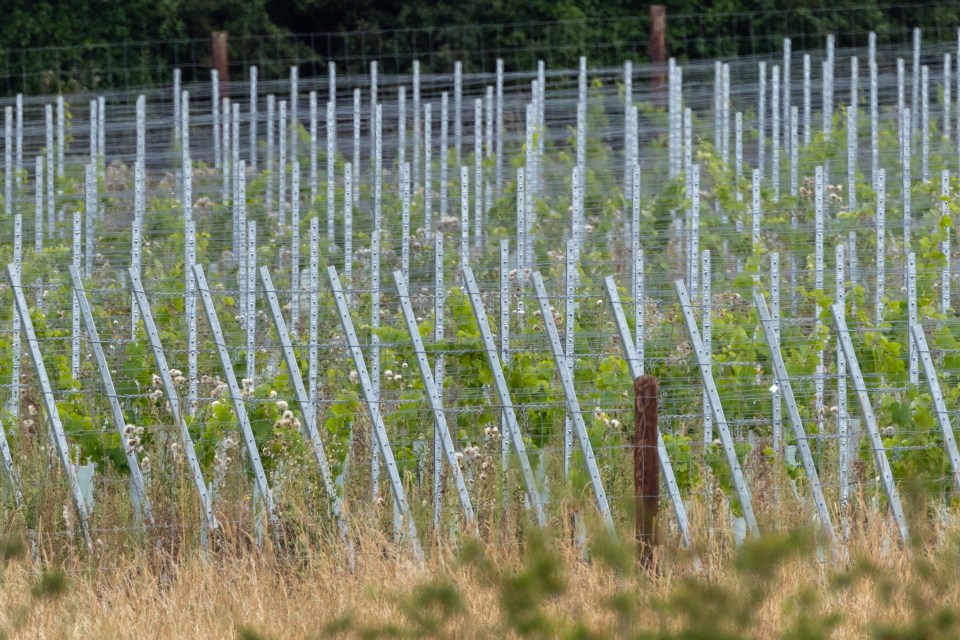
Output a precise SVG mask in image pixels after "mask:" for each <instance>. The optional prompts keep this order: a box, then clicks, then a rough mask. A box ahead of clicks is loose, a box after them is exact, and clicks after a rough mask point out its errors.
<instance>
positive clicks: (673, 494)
mask: <svg viewBox="0 0 960 640" xmlns="http://www.w3.org/2000/svg"><path fill="white" fill-rule="evenodd" d="M603 284H604V286H605V287H606V289H607V298H608V299H609V300H610V305H611V306H612V307H613V318H614V321H615V323H616V325H617V334H618V335H619V336H620V342H621V344H623V351H624V355H625V356H626V357H627V365H628V366H629V367H630V375H631V376H633V378H634V380H636V379H637V378H639V377H640V376H642V375H643V360H642V358H641V357H640V355H639V353H638V351H637V350H636V349H634V346H633V342H632V340H631V339H630V327H629V326H628V325H627V318H626V316H625V315H624V313H623V305H622V304H621V302H620V294H619V292H617V285H616V283H614V281H613V276H607V277H606V279H604V281H603ZM657 453H658V456H659V458H660V470H661V472H662V473H663V479H664V482H666V484H667V493H668V494H669V496H670V502H671V503H672V504H673V512H674V516H675V517H676V519H677V528H679V529H680V540H681V541H682V542H683V546H684V547H689V546H690V545H691V544H692V540H691V538H690V525H689V524H688V521H687V509H686V507H685V506H684V504H683V498H682V497H681V496H680V488H679V487H678V486H677V477H676V475H675V474H674V472H673V464H672V463H671V462H670V454H669V453H668V452H667V446H666V443H665V442H664V440H663V434H662V433H660V434H659V435H658V438H657Z"/></svg>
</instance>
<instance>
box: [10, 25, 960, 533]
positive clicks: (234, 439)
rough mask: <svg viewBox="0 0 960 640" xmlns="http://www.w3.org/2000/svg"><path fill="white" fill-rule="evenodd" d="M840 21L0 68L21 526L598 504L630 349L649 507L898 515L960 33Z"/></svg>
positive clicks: (946, 285)
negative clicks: (719, 39)
mask: <svg viewBox="0 0 960 640" xmlns="http://www.w3.org/2000/svg"><path fill="white" fill-rule="evenodd" d="M932 10H933V9H931V11H932ZM817 15H820V14H817ZM823 15H826V14H823ZM786 24H791V23H786ZM852 33H853V32H852V31H851V32H849V33H847V34H846V35H843V34H840V35H842V36H843V37H841V38H839V39H838V38H834V37H832V36H828V37H826V38H825V39H824V41H823V42H822V43H817V44H822V45H823V47H822V48H810V49H808V48H806V47H807V46H811V44H812V43H806V42H805V41H804V40H803V38H800V39H798V40H796V41H793V40H791V41H786V42H784V41H781V42H780V43H779V46H780V47H781V49H780V50H779V51H778V52H775V54H774V52H765V51H761V50H758V51H757V52H756V55H749V56H748V55H742V56H740V57H738V58H735V59H731V60H730V61H728V62H721V61H716V62H715V61H698V60H693V61H690V62H687V63H684V64H682V65H681V64H679V63H676V62H675V61H671V63H670V64H669V65H668V66H667V67H666V68H662V67H660V66H650V65H643V64H639V63H638V64H632V63H625V64H624V65H623V66H617V67H614V66H594V67H590V66H588V64H589V60H588V59H580V60H578V61H577V64H578V66H577V67H576V68H564V67H554V66H552V65H547V64H544V65H538V64H537V63H536V62H535V61H534V62H533V63H531V65H530V67H529V68H525V67H523V66H522V65H520V64H514V62H513V61H511V62H510V69H507V68H504V65H499V64H493V65H489V66H490V67H491V68H493V69H494V71H492V72H469V73H468V72H465V71H464V68H463V67H461V66H459V65H458V66H457V67H456V68H455V71H454V73H453V74H452V75H451V74H449V73H441V72H437V71H435V70H432V69H431V65H430V64H426V63H425V64H423V65H422V66H419V67H416V68H415V69H414V72H413V73H412V74H407V73H406V71H405V70H400V69H397V70H393V69H390V67H389V65H385V66H383V67H381V66H378V65H373V66H371V67H369V68H366V67H365V69H366V71H367V73H364V74H362V75H358V74H353V73H351V69H352V68H351V67H350V60H348V61H347V62H346V72H344V70H343V69H342V67H341V66H339V63H338V64H337V65H329V66H328V65H326V64H324V65H323V66H322V67H318V68H311V67H310V66H309V65H308V66H304V67H299V68H294V69H292V70H289V72H288V73H289V75H285V76H283V77H282V79H281V77H280V76H279V75H278V74H277V75H274V76H273V77H270V76H269V75H266V74H265V75H263V76H261V75H256V74H254V73H251V72H250V70H246V73H247V76H246V78H247V79H246V81H240V80H239V79H238V77H239V74H234V75H233V76H232V78H233V80H232V82H230V83H229V84H221V83H219V82H218V81H217V79H216V78H214V79H212V80H206V79H204V80H201V79H191V78H190V77H189V74H187V73H186V72H185V67H184V68H180V69H178V70H177V71H176V72H171V71H168V70H165V71H164V73H167V74H170V76H172V77H170V78H169V79H168V81H166V84H161V86H158V87H156V88H153V89H150V90H140V89H137V88H123V87H121V88H117V89H112V90H110V91H102V92H94V91H90V92H80V93H76V94H71V95H60V96H51V95H37V96H25V97H22V98H14V99H8V100H6V101H0V106H2V107H4V109H5V146H4V148H5V157H4V176H5V178H4V200H3V202H4V205H5V209H6V215H5V216H4V217H3V218H2V227H0V237H2V239H3V245H2V246H0V251H2V252H3V256H4V260H5V261H6V262H7V263H9V264H10V267H9V272H8V274H7V276H8V277H7V279H6V282H5V283H4V287H3V289H4V295H8V296H12V297H11V298H8V299H9V300H12V299H13V298H17V300H16V303H15V304H10V305H7V306H6V307H5V308H4V309H3V310H2V311H0V316H2V318H3V320H2V322H3V331H2V333H0V376H2V379H0V396H2V397H3V399H4V401H5V403H6V404H5V412H4V417H3V424H4V432H5V434H6V441H7V442H8V444H9V446H8V447H4V451H6V452H7V453H6V454H5V456H4V465H5V468H6V470H7V473H6V475H5V476H4V477H5V478H7V479H11V480H12V482H9V483H8V485H9V486H10V488H11V492H10V495H9V496H7V497H8V498H9V500H8V503H9V504H11V505H13V506H15V507H17V508H18V509H19V511H20V513H21V515H20V516H19V517H20V520H18V521H17V522H20V523H21V524H22V526H23V527H25V528H26V529H27V530H30V531H32V532H34V533H35V535H54V536H56V535H67V536H68V537H69V536H71V535H74V534H76V535H77V536H83V537H85V538H87V539H89V540H90V544H91V545H92V544H94V542H95V540H96V539H98V538H99V539H102V538H103V537H104V536H107V537H109V538H110V539H113V538H114V537H115V536H113V534H111V533H110V532H112V531H113V532H124V533H123V535H124V536H129V535H130V533H131V532H136V531H155V532H157V533H156V535H157V536H158V537H159V538H162V539H163V540H164V541H166V542H167V543H170V544H177V543H178V542H177V541H180V542H182V541H184V540H189V541H190V542H193V541H195V540H200V541H205V540H207V539H208V536H209V534H210V533H211V532H212V531H213V530H215V529H217V528H218V527H220V526H233V525H234V524H235V525H236V526H240V527H250V528H251V531H252V533H253V535H254V536H255V537H258V538H262V537H263V536H266V535H275V534H277V532H278V531H279V532H281V533H286V534H288V535H290V536H293V533H292V532H291V529H290V528H291V527H293V526H297V527H302V528H303V529H306V530H309V531H310V534H311V535H318V536H329V537H330V538H331V539H336V538H338V537H339V538H340V539H341V540H347V541H348V540H349V539H350V537H351V534H349V533H347V532H348V530H349V527H350V524H349V523H350V522H351V521H353V520H354V519H356V518H357V517H359V516H361V515H369V516H370V517H371V518H373V519H374V521H376V522H377V523H379V525H380V526H383V527H385V528H387V529H389V528H390V527H391V522H392V527H393V531H394V533H395V534H396V535H397V537H399V538H404V539H406V540H407V541H408V542H410V543H411V544H412V545H413V548H414V549H415V550H417V549H419V546H420V541H421V540H423V541H426V540H428V539H429V537H430V536H444V535H447V533H449V532H451V531H452V532H453V533H454V535H458V534H459V533H461V532H469V531H470V530H471V529H472V528H474V527H476V526H478V524H479V526H480V527H481V528H482V529H484V530H486V531H488V532H493V531H497V530H498V529H503V530H506V529H504V527H506V528H507V529H509V528H510V527H514V526H520V524H521V523H523V522H525V521H526V519H527V518H530V519H532V520H534V521H536V522H537V523H539V524H541V525H547V524H548V522H558V521H559V522H566V520H565V518H566V515H568V514H569V511H568V510H570V509H572V510H573V511H574V512H575V513H577V514H580V515H579V516H578V518H579V520H577V522H579V523H581V524H582V523H583V522H584V520H589V521H590V522H591V523H593V522H594V521H595V522H596V524H597V526H601V525H606V526H607V527H609V528H611V529H612V530H614V531H618V530H620V531H622V530H626V529H627V528H628V525H629V523H630V522H631V516H632V511H631V510H632V508H633V507H632V504H633V503H632V500H633V498H634V497H635V496H634V495H633V487H632V485H631V481H632V478H633V476H632V468H631V462H632V451H631V449H632V447H633V444H632V425H631V422H632V420H633V416H632V412H633V411H632V398H631V397H630V390H631V388H632V380H633V378H634V377H635V376H636V375H637V374H638V372H640V373H642V372H645V373H648V374H651V375H654V376H656V377H657V378H658V380H659V381H660V384H659V389H660V429H661V433H662V436H663V438H662V446H661V447H660V448H659V451H660V463H661V465H662V467H663V471H664V477H665V486H666V487H667V488H668V491H667V493H666V494H665V496H664V501H665V502H669V503H670V506H671V514H672V515H671V517H670V518H668V520H669V522H670V526H671V528H672V531H673V534H674V538H675V539H677V540H680V541H681V542H683V543H689V541H690V538H689V535H688V534H693V535H695V536H696V535H703V534H707V535H714V534H718V535H731V536H734V537H739V536H741V535H747V534H748V533H750V534H755V533H756V532H757V531H761V530H763V529H764V528H776V527H777V526H780V518H782V517H783V515H784V513H785V511H786V512H793V513H800V514H802V517H811V518H812V517H814V516H813V514H814V513H815V512H816V514H817V515H816V517H817V518H818V520H819V522H820V524H821V526H823V527H825V528H827V529H832V527H833V526H834V524H831V523H835V526H837V527H838V532H846V531H849V529H850V527H851V526H857V525H856V519H855V518H852V517H851V514H852V513H853V510H854V509H872V508H879V505H883V504H889V505H890V512H891V515H892V516H893V518H894V519H895V521H896V523H897V525H898V526H899V531H900V533H901V535H904V536H906V535H907V531H906V524H905V521H904V520H903V515H902V509H900V507H899V506H898V505H900V496H899V490H898V487H899V486H900V484H901V483H903V482H906V481H907V480H908V479H909V480H910V481H913V480H916V479H919V480H920V481H921V482H922V483H923V484H924V486H926V487H927V489H928V492H929V494H930V495H933V496H935V497H936V498H937V499H938V500H940V501H941V502H942V503H946V500H947V499H948V497H949V494H950V492H951V491H952V490H953V488H955V487H956V484H957V482H956V480H957V471H958V464H960V458H958V457H957V456H956V445H955V443H953V437H952V427H951V426H950V418H951V417H952V416H953V415H955V411H956V406H957V405H956V403H957V397H958V395H957V391H956V389H957V382H958V380H960V364H958V361H957V360H956V353H957V351H958V348H957V346H956V338H955V337H954V336H955V335H956V334H955V330H956V327H957V322H956V317H955V313H954V311H953V308H954V307H953V297H952V290H953V288H954V283H955V281H956V278H957V272H956V266H955V265H956V259H957V255H956V250H955V247H954V246H953V245H954V244H955V243H952V242H951V238H952V235H953V232H954V229H955V225H954V223H953V218H952V213H953V212H954V210H955V209H956V207H957V199H956V193H957V191H958V185H957V178H956V176H957V171H958V169H960V159H958V155H957V148H958V147H957V144H956V139H957V133H958V132H960V109H956V100H955V97H956V96H957V95H958V92H960V87H958V84H957V82H958V80H957V79H958V78H960V73H958V71H957V69H958V67H957V66H956V65H955V64H954V63H955V61H956V60H957V57H956V56H958V55H960V49H958V48H957V42H958V41H960V34H958V32H957V31H956V30H953V29H951V31H950V32H949V34H948V33H947V32H946V31H945V30H944V31H943V33H942V34H941V33H940V32H934V33H933V34H932V35H930V34H928V36H927V37H926V38H924V37H923V33H922V32H919V31H916V32H911V39H910V40H909V41H901V39H900V38H899V37H893V36H892V35H890V34H886V35H884V37H877V38H872V37H868V38H866V39H864V41H862V42H861V41H860V40H859V39H858V38H856V37H852V36H851V34H852ZM801 35H803V34H801ZM948 36H949V37H948ZM839 42H844V43H845V44H846V45H847V46H844V47H843V48H841V47H839V46H838V44H839ZM801 43H802V44H801ZM758 46H760V45H758ZM771 46H772V45H771ZM618 55H619V53H618ZM278 64H279V63H278ZM660 78H663V79H664V82H663V83H662V84H661V83H659V79H660ZM134 84H136V83H134ZM852 105H855V106H856V108H851V107H852ZM261 268H263V269H261ZM608 276H612V277H613V280H612V281H606V280H605V279H606V278H607V277H608ZM474 283H475V284H474ZM81 284H82V285H83V287H82V288H81ZM14 294H20V295H19V296H17V295H14ZM756 295H762V296H763V297H762V298H757V297H755V296H756ZM621 299H622V303H621ZM835 303H838V304H839V305H840V306H839V307H833V305H834V304H835ZM836 309H839V311H836V312H835V310H836ZM87 312H89V316H88V315H87ZM766 314H769V318H768V319H765V318H766ZM28 321H29V322H28ZM918 331H919V334H918V333H917V332H918ZM847 339H849V342H847V341H846V340H847ZM927 342H929V345H928V344H927ZM781 365H782V370H778V366H781ZM111 389H112V390H111ZM138 478H140V480H138ZM818 492H819V493H818ZM811 493H812V494H813V496H814V501H813V503H814V504H810V502H809V501H808V500H806V499H805V496H807V495H810V494H811ZM820 494H822V496H823V499H822V500H820V499H818V497H817V496H818V495H820ZM71 503H72V504H71ZM391 504H394V505H395V507H390V505H391ZM51 509H52V510H53V511H54V512H55V513H53V514H52V515H53V517H54V520H55V521H56V522H57V523H58V524H57V525H54V526H53V527H52V528H49V530H46V529H44V527H45V526H46V527H49V525H46V524H45V523H47V522H48V521H49V517H50V516H51V513H50V511H51ZM688 511H690V512H691V513H696V514H697V516H696V518H692V519H690V518H688V516H687V512H688ZM371 514H372V515H371ZM703 514H706V515H703ZM348 516H349V517H348ZM60 523H63V524H62V526H61V524H60ZM334 524H336V526H334ZM577 526H580V525H577ZM44 531H46V534H44ZM577 535H580V534H577ZM119 537H122V536H119ZM293 537H295V536H293Z"/></svg>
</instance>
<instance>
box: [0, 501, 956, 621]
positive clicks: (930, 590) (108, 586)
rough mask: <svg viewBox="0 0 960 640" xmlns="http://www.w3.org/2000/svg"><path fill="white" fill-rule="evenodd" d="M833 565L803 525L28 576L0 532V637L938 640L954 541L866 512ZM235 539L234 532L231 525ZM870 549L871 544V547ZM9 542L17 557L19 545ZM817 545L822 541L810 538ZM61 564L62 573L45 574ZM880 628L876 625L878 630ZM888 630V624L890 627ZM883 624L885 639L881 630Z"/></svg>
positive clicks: (70, 569) (948, 599)
mask: <svg viewBox="0 0 960 640" xmlns="http://www.w3.org/2000/svg"><path fill="white" fill-rule="evenodd" d="M863 523H864V525H865V526H863V527H861V528H860V529H858V532H857V534H856V536H855V537H854V539H852V540H851V541H850V544H849V546H848V551H849V559H848V560H847V561H845V562H842V563H839V564H834V563H832V562H830V561H829V554H827V557H826V558H823V557H821V554H820V553H818V542H817V540H816V539H815V537H814V536H813V535H811V534H810V533H809V531H806V530H803V529H794V530H793V531H792V532H790V533H787V534H780V535H778V534H771V535H766V536H764V538H763V539H762V540H761V541H759V542H756V543H748V544H746V545H744V546H743V547H741V548H740V549H739V550H734V548H733V547H732V546H731V545H730V544H729V539H728V538H727V537H726V536H721V535H717V536H715V537H714V539H713V540H712V541H701V543H700V546H699V547H698V555H699V558H700V559H701V561H702V563H701V565H700V566H699V567H697V566H695V565H694V563H693V560H692V557H691V555H690V554H689V553H685V552H681V551H680V550H677V549H674V548H671V547H669V546H666V547H663V548H661V549H660V551H659V557H658V566H659V568H658V571H657V572H656V573H653V574H651V573H647V572H644V571H641V570H639V569H637V568H636V563H635V561H634V559H633V549H632V548H631V547H630V546H628V545H623V544H616V543H612V542H609V541H607V542H605V541H604V537H603V536H602V535H599V534H594V535H592V536H591V537H592V539H593V542H592V543H591V547H590V554H589V555H590V560H589V561H585V560H583V558H582V557H581V555H580V553H579V552H578V550H577V549H576V548H575V547H574V546H572V545H569V544H563V543H560V542H558V540H557V539H556V538H546V537H540V536H538V535H532V534H531V535H528V536H527V537H526V538H525V540H524V541H523V542H522V543H521V544H515V545H504V544H502V543H499V544H497V545H492V544H487V543H482V542H478V541H471V540H467V541H465V542H464V543H463V544H461V545H460V547H459V548H458V549H449V550H438V549H436V548H433V549H429V550H428V557H427V560H426V562H425V563H424V564H422V565H421V564H420V563H418V562H417V561H416V560H415V559H414V558H413V557H412V555H411V554H410V553H409V550H408V549H406V548H405V547H403V546H400V545H395V544H394V543H393V542H392V541H390V540H388V539H385V538H382V537H380V536H378V535H376V534H364V535H363V536H362V538H361V539H360V540H358V543H359V544H358V547H357V550H358V552H357V563H356V571H355V572H354V573H353V574H351V573H350V572H349V570H348V563H347V562H346V558H345V555H344V553H343V552H342V551H341V549H340V548H338V547H335V546H331V547H328V548H324V549H320V550H316V551H314V552H312V553H311V554H309V555H307V556H303V555H301V556H299V557H296V558H292V557H289V555H287V554H285V553H283V552H274V551H273V550H271V549H270V548H267V549H264V550H262V551H260V552H254V551H252V550H251V547H250V545H249V544H246V543H248V542H249V541H243V542H244V544H237V543H236V542H230V543H225V545H224V546H223V547H222V548H221V549H220V550H219V551H218V552H216V553H210V554H209V555H202V554H200V553H197V552H195V551H185V552H183V554H184V555H183V556H182V557H173V556H171V555H170V554H169V553H167V552H161V551H152V550H140V551H138V552H132V553H131V552H124V553H122V554H119V555H117V554H113V555H111V554H109V553H107V552H101V554H100V556H99V557H98V558H95V559H94V558H91V557H90V556H88V555H86V554H83V553H80V554H73V555H71V557H70V558H69V559H67V560H65V561H61V562H60V564H59V566H58V567H56V568H51V567H47V568H46V570H42V569H41V568H40V566H39V565H38V564H35V563H34V562H32V561H31V560H30V558H29V555H28V554H26V553H20V554H19V555H18V549H17V547H16V544H14V543H12V542H11V540H13V539H10V538H8V539H7V543H6V547H5V548H4V549H5V551H4V553H5V554H6V558H7V560H6V564H5V567H4V569H3V572H2V578H0V580H2V583H0V632H2V633H4V634H6V635H8V636H9V637H23V638H311V637H317V638H319V637H329V636H336V635H342V636H343V637H457V638H484V637H494V636H496V637H522V636H525V635H530V636H531V637H584V638H586V637H591V638H603V637H609V638H614V637H646V638H740V637H746V638H764V639H767V638H780V637H785V638H821V637H823V638H826V637H830V638H862V637H884V638H912V637H917V638H921V637H923V638H937V637H944V638H947V637H956V634H958V633H960V627H958V626H957V625H958V620H957V618H958V616H957V615H956V614H953V613H952V611H954V610H956V609H957V607H958V605H960V539H958V538H955V537H953V536H951V535H949V534H948V533H947V532H945V531H943V530H936V528H935V527H933V526H932V525H930V527H929V531H928V532H927V533H928V534H929V536H928V541H927V542H926V543H924V544H922V545H920V546H917V547H915V548H913V549H912V550H902V549H900V548H899V547H898V545H897V544H896V543H895V541H890V540H889V539H888V535H889V531H890V529H889V523H888V521H887V520H886V519H885V517H884V516H883V515H882V514H880V513H875V514H873V516H871V517H870V518H868V519H865V520H863ZM236 535H237V536H238V540H239V538H240V537H242V534H236ZM885 547H886V549H885ZM21 551H22V549H21ZM819 551H821V552H822V551H823V549H822V548H821V549H820V550H819ZM61 571H62V572H63V579H62V578H61V574H60V573H59V572H61ZM884 625H887V626H888V627H889V628H887V629H886V631H884ZM894 627H896V629H894ZM892 630H896V631H897V633H892Z"/></svg>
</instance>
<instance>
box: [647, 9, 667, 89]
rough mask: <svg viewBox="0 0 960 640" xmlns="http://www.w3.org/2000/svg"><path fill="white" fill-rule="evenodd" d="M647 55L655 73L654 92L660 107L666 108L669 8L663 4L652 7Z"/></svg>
mask: <svg viewBox="0 0 960 640" xmlns="http://www.w3.org/2000/svg"><path fill="white" fill-rule="evenodd" d="M647 55H648V56H649V57H650V64H651V65H652V66H653V68H654V72H653V92H654V96H655V98H654V99H655V100H656V103H657V105H658V106H661V107H662V106H664V105H665V104H666V100H665V98H664V93H665V92H664V85H665V81H664V72H665V69H666V63H667V7H666V6H665V5H662V4H654V5H650V41H649V42H648V43H647Z"/></svg>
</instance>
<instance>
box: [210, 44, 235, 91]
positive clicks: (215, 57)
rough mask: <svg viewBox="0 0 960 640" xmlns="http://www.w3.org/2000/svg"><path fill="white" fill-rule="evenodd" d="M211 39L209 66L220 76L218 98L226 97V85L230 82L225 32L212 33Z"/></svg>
mask: <svg viewBox="0 0 960 640" xmlns="http://www.w3.org/2000/svg"><path fill="white" fill-rule="evenodd" d="M210 39H211V56H210V58H211V65H212V66H213V68H214V69H216V70H217V73H218V74H219V75H220V87H219V89H220V97H221V98H225V97H227V90H226V87H227V83H229V82H230V55H229V54H228V53H227V32H226V31H214V32H213V33H211V34H210Z"/></svg>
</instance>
